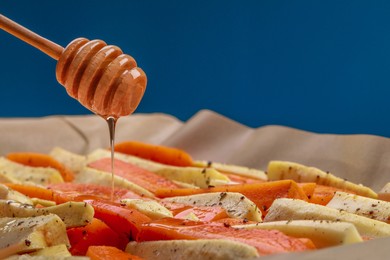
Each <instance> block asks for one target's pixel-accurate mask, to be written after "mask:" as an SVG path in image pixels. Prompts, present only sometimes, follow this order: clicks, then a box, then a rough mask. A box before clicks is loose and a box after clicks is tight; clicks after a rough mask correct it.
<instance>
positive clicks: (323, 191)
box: [309, 184, 355, 206]
mask: <svg viewBox="0 0 390 260" xmlns="http://www.w3.org/2000/svg"><path fill="white" fill-rule="evenodd" d="M336 191H344V192H348V193H352V194H355V192H353V191H347V190H345V189H340V188H336V187H331V186H325V185H319V184H317V186H316V188H315V189H314V193H313V195H312V196H311V198H310V199H309V202H311V203H314V204H320V205H323V206H325V205H326V204H328V202H329V201H330V200H331V199H332V198H333V196H334V194H335V193H336Z"/></svg>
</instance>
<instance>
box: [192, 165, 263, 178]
mask: <svg viewBox="0 0 390 260" xmlns="http://www.w3.org/2000/svg"><path fill="white" fill-rule="evenodd" d="M193 166H195V167H201V168H214V169H216V170H217V171H220V172H223V173H231V174H235V175H239V176H243V177H249V178H253V179H258V180H263V181H266V180H268V177H267V175H266V174H265V173H264V172H263V171H261V170H257V169H253V168H248V167H244V166H239V165H233V164H225V163H218V162H210V161H194V165H193Z"/></svg>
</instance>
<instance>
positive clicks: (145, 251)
mask: <svg viewBox="0 0 390 260" xmlns="http://www.w3.org/2000/svg"><path fill="white" fill-rule="evenodd" d="M126 251H127V252H130V253H132V254H136V255H139V256H142V257H144V258H145V259H155V260H176V259H186V260H198V259H202V260H235V259H243V258H253V257H256V256H258V255H259V254H258V253H257V250H256V249H255V248H254V247H253V246H249V245H246V244H244V243H240V242H236V241H229V240H224V239H198V240H172V241H149V242H141V243H137V242H130V243H129V244H128V245H127V247H126Z"/></svg>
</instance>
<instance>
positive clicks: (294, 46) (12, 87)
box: [0, 0, 390, 137]
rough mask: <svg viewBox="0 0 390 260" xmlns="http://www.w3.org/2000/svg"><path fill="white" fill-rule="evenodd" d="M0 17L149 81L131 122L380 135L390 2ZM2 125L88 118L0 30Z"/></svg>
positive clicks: (385, 109) (41, 6) (140, 7)
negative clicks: (199, 119)
mask: <svg viewBox="0 0 390 260" xmlns="http://www.w3.org/2000/svg"><path fill="white" fill-rule="evenodd" d="M0 13H2V14H3V15H5V16H8V17H9V18H11V19H14V20H15V21H17V22H19V23H20V24H22V25H24V26H26V27H28V28H29V29H31V30H33V31H35V32H37V33H39V34H41V35H42V36H44V37H47V38H48V39H51V40H52V41H54V42H56V43H58V44H60V45H62V46H66V45H67V44H68V43H69V42H70V41H71V40H73V39H74V38H77V37H87V38H89V39H103V40H105V41H106V42H107V43H109V44H113V45H117V46H119V47H121V48H122V50H123V51H124V52H125V53H128V54H130V55H132V56H133V57H134V58H135V59H136V60H137V62H138V65H139V66H140V67H141V68H143V69H144V70H145V72H146V73H147V75H148V87H147V91H146V93H145V96H144V99H143V101H142V102H141V104H140V106H139V108H138V109H137V112H143V113H151V112H163V113H168V114H172V115H174V116H176V117H178V118H179V119H181V120H187V119H188V118H190V117H191V116H192V115H193V114H195V113H196V112H197V111H199V110H200V109H204V108H207V109H211V110H214V111H216V112H218V113H221V114H223V115H225V116H227V117H230V118H232V119H233V120H236V121H238V122H241V123H243V124H246V125H249V126H253V127H257V126H261V125H268V124H279V125H286V126H291V127H296V128H300V129H304V130H309V131H314V132H319V133H342V134H344V133H348V134H350V133H352V134H353V133H367V134H377V135H383V136H387V137H389V136H390V116H389V112H390V108H389V100H390V88H389V86H390V84H389V83H390V77H389V75H390V73H389V71H390V1H361V0H356V1H340V0H337V1H332V0H329V1H313V0H310V1H309V0H308V1H291V0H286V1H278V0H272V1H169V0H164V1H147V0H146V1H145V0H143V1H119V0H110V1H76V0H68V1H49V0H47V1H43V0H35V1H22V0H12V1H11V0H1V1H0ZM0 58H1V63H0V89H1V92H0V93H1V94H0V95H1V98H0V117H25V116H28V117H29V116H46V115H55V114H86V113H87V114H88V113H90V112H89V111H87V110H86V109H84V108H83V107H82V106H81V105H80V104H79V103H78V102H77V101H75V100H73V99H71V98H69V97H68V96H67V94H66V92H65V89H64V88H63V87H62V86H61V85H59V84H58V83H57V81H56V79H55V73H54V72H55V64H56V62H55V60H53V59H51V58H50V57H49V56H46V55H45V54H43V53H41V52H40V51H38V50H36V49H35V48H33V47H31V46H29V45H27V44H25V43H23V42H21V41H20V40H18V39H16V38H14V37H12V36H10V35H8V34H7V33H5V32H3V31H0Z"/></svg>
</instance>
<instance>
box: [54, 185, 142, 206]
mask: <svg viewBox="0 0 390 260" xmlns="http://www.w3.org/2000/svg"><path fill="white" fill-rule="evenodd" d="M49 188H51V189H52V190H54V191H55V192H57V193H61V194H64V195H68V196H69V199H70V200H72V198H76V197H78V196H81V195H96V196H99V198H101V199H104V200H111V191H112V190H111V187H108V186H103V185H98V184H86V183H69V182H65V183H57V184H51V185H49ZM140 198H142V197H141V196H140V195H138V194H136V193H134V192H132V191H130V190H127V189H121V188H114V197H113V199H114V201H117V202H119V201H120V200H121V199H140Z"/></svg>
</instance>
